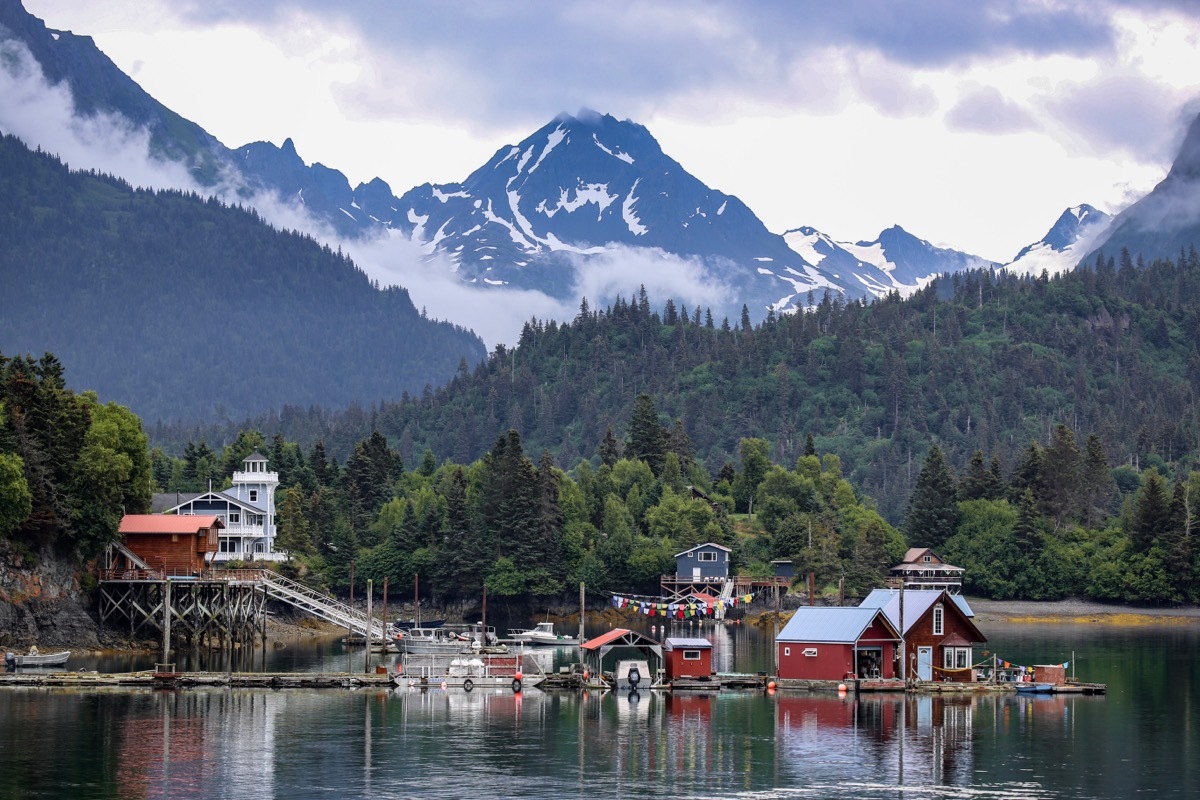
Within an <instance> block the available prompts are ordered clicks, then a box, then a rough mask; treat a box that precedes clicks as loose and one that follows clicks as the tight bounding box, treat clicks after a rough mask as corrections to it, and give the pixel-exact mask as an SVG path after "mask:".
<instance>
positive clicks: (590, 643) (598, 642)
mask: <svg viewBox="0 0 1200 800" xmlns="http://www.w3.org/2000/svg"><path fill="white" fill-rule="evenodd" d="M627 633H631V631H629V630H628V629H627V628H613V629H612V630H611V631H609V632H608V633H602V634H600V635H599V636H597V637H596V638H594V639H588V640H587V641H586V642H584V643H583V644H581V645H580V647H582V648H583V649H584V650H595V649H596V648H598V647H603V646H604V645H606V644H608V643H609V642H611V641H613V640H615V639H620V638H621V637H622V636H624V635H625V634H627Z"/></svg>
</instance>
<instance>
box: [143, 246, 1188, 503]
mask: <svg viewBox="0 0 1200 800" xmlns="http://www.w3.org/2000/svg"><path fill="white" fill-rule="evenodd" d="M1198 342H1200V258H1198V257H1197V256H1196V254H1195V253H1194V252H1192V253H1189V254H1186V255H1182V254H1181V257H1180V259H1179V261H1175V262H1173V261H1158V262H1155V263H1153V264H1150V265H1140V266H1137V265H1135V264H1134V262H1133V261H1131V260H1130V259H1129V257H1128V255H1127V254H1124V253H1123V254H1121V256H1120V258H1119V259H1113V258H1107V259H1106V258H1103V257H1102V258H1101V259H1099V263H1098V264H1096V265H1093V266H1092V267H1091V268H1087V269H1081V270H1078V271H1076V272H1073V273H1069V274H1066V275H1063V276H1061V277H1058V278H1055V279H1053V280H1049V279H1046V278H1041V279H1018V278H1013V277H1005V276H994V275H991V274H989V273H967V274H963V275H960V276H956V277H954V278H951V279H942V280H940V281H938V282H937V283H936V284H935V285H933V286H930V287H929V288H927V289H925V290H924V291H922V292H919V293H918V294H917V295H916V296H914V297H912V298H910V299H907V300H902V299H900V298H899V297H898V296H895V295H892V296H890V297H886V298H884V299H882V300H879V301H877V302H874V303H871V304H862V303H859V302H849V303H844V302H841V301H840V300H838V299H837V298H831V297H826V298H824V299H823V300H822V301H820V302H819V303H816V304H815V307H814V309H813V311H812V312H811V313H806V314H797V315H794V316H785V317H782V318H779V319H774V318H769V319H768V320H767V321H766V322H764V323H763V324H761V325H757V326H752V325H751V324H750V322H749V320H748V318H745V319H743V320H741V321H739V322H738V323H737V324H729V323H728V322H727V321H725V320H713V319H712V318H711V317H710V316H709V315H707V314H705V313H704V312H703V311H702V310H701V309H698V308H693V309H688V308H677V307H676V306H675V305H674V303H673V302H671V301H668V302H667V303H666V304H665V307H664V308H663V309H662V311H661V312H660V311H655V310H652V309H651V305H650V302H649V300H648V298H647V297H646V296H645V294H644V293H642V294H640V295H639V296H637V297H636V298H635V299H633V300H631V301H618V302H617V304H615V305H614V306H612V307H610V308H607V309H604V310H600V311H596V310H592V309H590V308H588V307H587V304H586V301H585V303H584V305H583V306H582V307H581V308H580V311H579V314H578V315H577V316H576V318H575V319H574V320H573V321H571V322H568V323H565V324H558V323H555V322H547V323H541V322H538V321H530V322H529V323H528V324H527V325H526V326H525V329H524V331H523V333H522V335H521V338H520V341H519V342H518V345H517V346H516V347H515V348H505V347H498V348H497V349H496V350H495V351H494V352H493V353H492V354H491V356H490V357H489V358H488V360H487V362H486V363H483V364H481V365H480V366H479V368H478V369H476V370H474V371H470V370H467V369H466V368H465V366H464V367H463V368H461V369H460V370H459V372H458V374H457V375H456V376H455V377H454V378H453V380H452V381H451V382H450V383H449V384H447V385H446V386H444V387H442V388H440V389H437V390H429V391H426V392H424V393H423V394H421V395H420V396H410V397H405V398H403V399H401V400H400V401H397V402H383V403H381V404H378V405H374V406H371V407H369V408H367V407H362V406H356V407H353V408H350V409H349V410H346V411H341V412H330V411H328V410H324V409H312V408H307V409H306V408H302V407H299V406H295V405H290V406H286V407H284V408H282V409H280V410H279V411H278V412H274V413H272V414H270V415H264V416H262V417H256V418H252V419H246V420H244V421H241V422H239V423H230V424H227V425H225V426H195V425H174V426H167V425H155V426H153V427H152V428H151V430H150V435H151V439H152V441H154V442H155V443H156V444H158V445H160V446H162V447H163V448H164V449H165V450H167V451H168V452H173V453H176V454H179V453H181V452H182V447H183V445H184V444H185V443H186V442H188V441H200V440H206V441H210V442H213V443H214V444H223V443H227V442H230V441H232V439H233V437H235V436H236V435H237V433H238V431H239V430H241V429H244V428H246V429H248V428H254V429H257V430H262V431H264V432H266V433H267V434H268V435H271V434H273V433H275V432H279V433H282V434H283V435H284V437H285V438H286V439H288V440H289V441H296V442H299V443H302V444H304V445H305V446H311V445H312V443H314V442H315V441H316V440H317V439H321V440H323V441H324V442H325V446H326V448H327V449H328V451H329V452H330V454H331V455H334V456H336V457H339V458H345V457H346V456H347V454H348V453H349V452H350V448H352V447H353V446H354V443H355V442H357V441H359V440H361V439H363V438H365V437H366V436H368V435H369V434H370V433H371V432H372V431H373V430H376V429H377V430H379V431H380V432H381V433H383V434H384V435H385V436H386V437H387V438H388V440H389V441H390V442H391V443H392V444H393V446H394V447H396V448H397V449H398V450H399V452H400V454H401V455H402V457H403V458H404V459H405V460H406V461H411V460H412V459H414V458H416V457H419V456H420V454H421V453H422V452H423V451H424V450H425V449H426V448H428V449H430V450H432V451H433V452H434V453H436V454H437V455H438V457H439V458H441V459H446V458H449V459H453V460H455V461H458V462H460V463H466V462H469V461H471V460H474V459H475V458H478V457H479V456H480V455H481V454H482V453H483V452H485V451H486V450H487V449H488V448H489V447H490V446H491V444H492V443H493V442H494V441H495V439H496V437H498V436H499V435H501V434H502V433H504V431H506V430H508V429H510V428H511V429H513V430H516V431H518V432H520V434H521V437H522V440H523V441H524V442H525V444H526V446H527V447H528V448H529V449H530V450H531V451H533V452H539V451H540V450H542V449H547V450H549V451H550V452H551V453H553V454H554V455H555V458H556V461H557V462H558V463H560V464H563V465H566V466H568V467H569V466H571V465H573V464H574V463H575V462H576V461H577V460H578V459H580V458H590V459H593V461H594V457H595V453H596V452H597V448H598V447H599V445H600V442H601V440H602V439H603V437H604V436H605V434H606V431H607V430H608V429H609V428H612V429H613V430H615V431H618V432H620V431H623V430H624V429H625V428H626V426H627V425H628V424H629V420H630V416H631V414H632V411H633V407H634V401H635V398H636V397H637V396H638V395H639V394H642V393H645V394H648V395H650V396H651V397H652V398H653V400H654V403H655V406H656V407H657V409H658V410H659V413H660V414H661V415H662V416H663V418H664V420H665V421H666V422H667V423H668V424H669V425H671V426H675V425H676V424H678V426H680V427H682V428H683V429H685V430H686V431H687V434H688V436H689V438H690V440H691V442H692V446H693V447H694V450H695V458H696V460H697V461H698V462H700V463H701V464H703V465H704V467H705V469H706V470H707V471H708V472H709V473H710V474H716V472H717V471H719V470H720V469H721V468H722V467H723V466H724V465H725V464H726V463H727V462H730V461H733V460H735V458H736V456H737V451H738V443H739V441H740V440H741V439H743V438H748V437H753V438H761V439H765V440H767V441H768V442H769V443H770V451H769V452H770V457H771V459H772V460H773V461H775V462H777V463H780V464H793V463H795V460H796V458H797V457H798V456H799V455H800V454H801V451H802V448H803V446H804V442H805V437H806V436H807V435H808V434H812V436H813V437H814V439H815V441H816V443H817V446H818V449H819V450H820V451H821V452H824V453H832V454H836V455H837V456H839V457H840V458H841V460H842V463H843V467H844V470H845V472H846V476H847V478H849V479H850V481H851V482H852V483H853V485H854V486H855V487H856V488H857V489H859V490H860V491H862V492H863V493H864V494H866V495H868V496H870V497H872V498H873V499H874V501H875V502H876V503H877V504H878V506H879V508H880V509H881V510H882V511H883V513H884V515H885V517H887V518H888V519H889V520H891V521H892V522H893V523H899V522H900V520H901V519H902V518H903V516H904V513H905V510H906V508H907V504H908V498H909V495H910V493H911V491H912V489H913V486H914V482H915V479H916V476H917V473H918V471H919V470H920V467H921V464H922V463H923V461H924V459H925V457H926V455H927V454H928V452H929V448H930V446H931V445H932V444H933V443H937V444H938V445H939V447H940V448H941V450H942V453H943V454H944V456H945V458H946V461H947V463H948V464H949V465H950V466H951V467H952V468H953V469H954V470H956V471H958V472H962V471H964V470H966V468H967V467H968V465H969V463H970V461H971V458H972V456H973V455H974V453H975V452H976V451H977V450H978V451H983V452H984V453H986V454H987V456H988V458H989V459H992V458H995V459H998V460H999V462H1000V466H1001V467H1002V469H1003V471H1004V472H1005V473H1007V472H1008V471H1010V470H1012V469H1013V468H1014V467H1015V466H1016V464H1017V463H1018V462H1019V461H1021V460H1022V459H1023V458H1024V454H1025V451H1026V450H1027V449H1028V448H1029V446H1030V443H1032V442H1038V443H1040V444H1041V445H1042V446H1045V445H1047V444H1049V442H1050V441H1051V438H1052V436H1053V433H1054V430H1055V428H1056V427H1057V426H1058V425H1059V424H1060V423H1061V424H1065V425H1067V426H1068V427H1069V428H1070V429H1071V430H1072V431H1073V432H1074V433H1075V436H1076V438H1077V439H1079V440H1080V441H1084V440H1085V439H1086V438H1087V437H1089V436H1090V435H1093V434H1094V435H1095V436H1096V437H1097V438H1098V440H1099V444H1100V446H1101V448H1102V449H1103V452H1104V454H1105V456H1106V457H1107V459H1108V461H1109V463H1110V464H1111V465H1112V466H1114V467H1121V466H1123V467H1127V468H1129V469H1131V470H1133V471H1134V472H1137V471H1140V470H1141V469H1142V468H1144V467H1147V466H1154V467H1157V468H1159V469H1160V470H1161V471H1163V472H1164V474H1166V473H1173V472H1174V471H1176V470H1185V471H1186V470H1188V469H1190V468H1191V467H1192V466H1193V465H1194V464H1195V459H1196V455H1197V453H1198V452H1200V405H1198V403H1197V400H1198V395H1197V390H1198V389H1200V352H1198V351H1197V343H1198Z"/></svg>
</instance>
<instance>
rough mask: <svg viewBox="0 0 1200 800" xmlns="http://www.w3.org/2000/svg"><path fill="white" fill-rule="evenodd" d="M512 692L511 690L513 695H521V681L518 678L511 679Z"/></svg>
mask: <svg viewBox="0 0 1200 800" xmlns="http://www.w3.org/2000/svg"><path fill="white" fill-rule="evenodd" d="M512 690H513V694H520V693H521V679H520V678H513V682H512Z"/></svg>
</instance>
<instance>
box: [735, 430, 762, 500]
mask: <svg viewBox="0 0 1200 800" xmlns="http://www.w3.org/2000/svg"><path fill="white" fill-rule="evenodd" d="M770 450H771V445H770V443H769V442H768V441H767V440H766V439H742V440H741V441H740V442H738V456H739V457H740V458H741V461H742V469H741V472H739V473H738V476H737V479H736V480H734V482H733V499H734V503H735V505H736V507H737V510H738V511H739V512H752V511H753V508H752V505H753V503H754V499H755V495H756V494H757V493H758V485H759V484H760V483H762V481H763V478H765V477H766V476H767V470H769V469H770V467H771V459H770V457H769V455H768V454H769V453H770Z"/></svg>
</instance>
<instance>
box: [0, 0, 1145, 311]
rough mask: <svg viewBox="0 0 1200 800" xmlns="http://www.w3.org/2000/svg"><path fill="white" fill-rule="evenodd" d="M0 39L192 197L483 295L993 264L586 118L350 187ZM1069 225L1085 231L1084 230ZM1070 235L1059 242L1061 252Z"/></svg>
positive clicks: (723, 289)
mask: <svg viewBox="0 0 1200 800" xmlns="http://www.w3.org/2000/svg"><path fill="white" fill-rule="evenodd" d="M0 39H15V40H17V41H19V42H21V43H23V44H24V45H25V46H26V47H27V48H28V49H29V51H30V53H31V54H32V56H33V57H34V58H35V59H36V60H37V61H38V62H39V63H40V64H41V65H42V69H43V71H44V72H45V74H46V75H47V76H48V77H49V78H50V79H51V80H52V81H55V82H66V83H68V84H69V85H70V87H71V90H72V95H73V98H74V102H75V106H76V109H77V110H78V112H80V113H89V114H90V113H96V112H102V113H107V114H114V115H116V114H119V115H122V116H124V117H126V118H127V119H128V120H129V121H130V123H132V125H133V126H135V127H141V128H144V129H146V130H148V131H149V132H150V134H151V141H152V145H153V150H154V154H155V155H156V157H161V158H170V159H172V160H178V161H182V162H184V163H187V164H188V165H189V168H190V170H191V172H192V176H193V178H195V179H196V180H197V181H198V182H199V183H200V184H201V185H203V186H208V187H213V189H214V190H216V188H217V186H218V184H220V185H221V186H222V187H224V189H225V190H226V191H228V190H229V183H230V181H229V177H230V176H231V175H232V176H235V180H234V181H233V186H234V190H235V191H236V194H237V199H238V200H239V201H247V202H253V201H254V200H255V199H257V197H258V195H259V194H260V193H262V192H266V193H269V194H271V195H273V196H274V197H275V198H276V199H277V200H281V201H283V202H284V203H288V204H294V205H296V206H298V207H302V208H303V209H304V211H305V212H307V217H309V218H311V219H312V220H313V221H314V222H315V224H316V227H317V228H321V229H322V230H329V229H332V230H333V231H335V232H336V234H337V235H338V236H340V237H343V238H355V237H372V236H382V235H389V236H395V235H397V234H399V235H402V236H405V237H408V238H410V239H411V240H412V241H413V242H415V243H416V244H417V245H418V246H419V248H420V249H421V250H423V251H424V252H425V253H426V256H427V258H428V260H429V261H430V262H431V265H430V268H431V269H435V268H438V267H437V266H435V264H445V263H449V264H450V265H451V266H452V268H453V269H454V271H455V274H456V275H457V276H458V277H459V278H460V279H462V280H464V281H468V282H472V283H475V284H477V285H480V286H494V287H518V288H523V289H534V290H537V291H540V292H543V293H546V294H550V295H552V296H555V297H558V298H567V297H569V296H570V295H571V294H572V292H575V291H578V290H579V284H578V280H579V277H580V275H581V273H582V272H583V271H584V270H587V269H588V268H589V267H595V268H596V269H598V270H611V271H613V272H615V273H616V274H618V275H626V276H627V275H628V274H629V273H631V272H634V270H633V269H631V268H630V265H631V264H635V265H636V270H637V272H636V274H637V276H638V277H637V278H635V279H634V280H633V281H632V285H628V284H629V283H630V281H629V279H628V277H622V278H621V280H624V281H625V283H623V284H622V285H621V286H620V287H619V289H618V291H619V293H623V294H629V293H631V292H633V291H636V289H637V283H638V279H640V278H641V277H645V278H646V281H645V283H646V284H647V285H650V286H654V285H655V281H654V280H653V278H654V277H655V275H654V274H653V273H655V271H660V272H662V273H663V274H666V273H668V272H670V274H671V276H672V278H671V279H670V280H661V281H658V289H657V290H656V292H655V294H654V296H655V297H656V298H660V299H665V298H666V297H668V296H671V295H670V294H669V293H667V292H668V291H670V290H674V289H681V291H682V292H683V293H684V294H686V293H687V289H688V286H681V284H682V283H684V282H689V281H690V282H691V283H690V286H691V287H693V288H696V289H697V291H695V292H693V293H692V294H693V300H694V299H695V298H696V297H698V296H703V297H704V304H705V305H710V306H711V307H712V310H713V312H714V313H715V314H717V315H718V317H719V316H720V315H721V314H725V315H728V316H730V317H731V318H733V317H735V316H736V315H737V314H738V313H739V311H740V309H741V307H742V305H743V304H745V305H746V306H747V307H748V309H749V311H750V314H751V317H752V318H753V319H755V320H757V319H761V318H762V317H763V316H765V314H766V313H767V311H768V310H769V309H773V310H775V311H786V310H789V309H793V308H797V307H800V306H803V305H804V304H806V303H807V302H808V298H809V296H810V294H811V295H812V296H813V297H814V298H818V299H819V298H820V296H822V295H823V294H824V292H825V291H833V292H838V293H841V294H844V295H845V296H846V297H849V298H870V297H874V296H881V295H883V294H885V293H887V292H890V291H899V292H901V293H902V294H907V293H910V292H912V291H914V290H915V289H917V288H919V287H920V286H921V285H924V284H925V283H927V282H928V281H929V280H930V278H931V277H933V276H935V275H938V274H944V273H949V272H956V271H960V270H964V269H973V268H994V267H995V266H997V265H995V264H992V263H991V262H988V261H986V260H984V259H981V258H978V257H976V256H972V255H969V254H965V253H961V252H959V251H956V250H949V249H944V248H938V247H935V246H933V245H932V244H930V243H929V242H927V241H924V240H922V239H919V238H917V237H915V236H913V235H911V234H909V233H908V232H906V231H904V230H903V229H902V228H899V227H893V228H889V229H888V230H885V231H883V232H882V233H881V234H880V235H879V237H878V238H877V239H876V240H874V241H860V242H856V243H849V242H836V241H834V240H832V239H831V238H830V237H828V236H826V235H824V234H822V233H820V232H819V231H816V230H814V229H812V228H797V229H794V230H791V231H788V232H787V233H786V234H784V235H779V234H776V233H772V232H771V231H769V230H767V229H766V227H765V226H764V225H763V224H762V222H761V221H760V220H759V219H758V217H757V216H755V214H754V213H753V211H751V209H749V208H748V207H747V206H746V205H745V204H744V203H742V202H741V201H740V200H739V199H738V198H736V197H733V196H731V195H727V194H724V193H723V192H721V191H719V190H717V189H713V188H710V187H708V186H706V185H704V184H703V183H702V182H701V181H699V180H698V179H696V178H695V177H693V176H692V175H691V174H689V173H688V172H687V170H686V169H684V167H683V166H682V165H680V164H679V163H678V162H677V161H675V160H673V159H672V158H670V157H669V156H668V155H666V154H665V153H663V151H662V149H661V147H660V146H659V144H658V142H657V141H656V140H655V139H654V137H653V136H652V135H651V134H650V132H649V131H648V130H647V129H646V128H645V127H643V126H641V125H639V124H636V123H634V122H631V121H618V120H617V119H615V118H613V117H611V116H608V115H602V114H598V113H596V112H593V111H587V110H585V111H581V112H580V113H579V114H577V115H576V116H570V115H565V114H564V115H560V116H559V117H557V118H555V119H554V120H552V121H550V122H549V123H548V124H547V125H545V126H543V127H542V128H541V129H539V130H537V131H536V132H534V133H533V134H532V135H530V136H529V137H527V138H525V139H524V140H523V141H521V142H518V143H517V144H515V145H506V146H504V147H502V148H500V149H499V150H498V151H497V152H496V154H495V156H493V157H492V159H491V160H489V161H488V162H487V163H486V164H484V165H482V166H481V167H479V168H478V169H476V170H475V171H474V172H472V173H471V174H470V175H469V176H467V177H466V178H465V179H464V180H463V181H462V182H461V183H453V184H445V185H431V184H424V185H421V186H418V187H416V188H413V189H411V190H409V191H407V192H405V193H404V194H403V195H402V196H400V197H397V196H396V195H395V194H394V193H393V191H392V189H391V187H390V186H388V184H387V183H385V182H384V181H382V180H380V179H378V178H376V179H375V180H372V181H370V182H368V183H363V184H359V185H358V186H356V187H351V186H350V184H349V182H348V181H347V179H346V177H345V175H344V174H343V173H341V172H339V171H338V170H336V169H334V168H332V167H328V166H325V165H323V164H319V163H314V164H311V165H309V164H306V163H305V162H304V161H303V159H302V158H301V156H300V155H299V154H298V153H297V151H296V148H295V146H294V145H293V143H292V140H291V139H288V140H286V141H285V142H284V143H283V145H282V146H276V145H274V144H271V143H267V142H255V143H251V144H247V145H244V146H242V147H240V148H236V149H228V148H225V147H224V146H222V145H221V144H220V143H219V142H217V141H216V139H214V138H213V137H211V136H210V135H209V134H207V133H206V132H204V131H203V129H202V128H200V127H199V126H198V125H195V124H194V123H191V122H189V121H187V120H183V119H182V118H180V117H178V115H176V114H174V112H171V111H170V110H169V109H167V108H166V107H164V106H162V105H161V104H159V103H158V102H157V101H156V100H154V99H153V98H152V97H151V96H150V95H148V94H146V93H145V92H144V91H143V90H142V89H141V88H140V87H139V86H138V85H137V84H136V83H135V82H134V81H133V80H131V79H130V78H129V77H128V76H126V75H124V74H123V73H121V72H120V70H118V69H117V67H116V66H115V65H114V64H113V63H112V62H111V61H110V60H109V59H107V57H105V56H104V54H103V53H101V52H100V51H99V50H98V49H96V47H95V44H94V43H93V42H92V41H91V39H90V38H88V37H86V36H75V35H73V34H70V33H69V32H61V31H51V30H49V29H47V28H46V27H45V25H44V24H43V23H42V22H41V21H40V20H38V19H37V18H35V17H33V16H31V15H29V14H28V13H27V12H25V11H24V9H23V8H22V7H21V5H20V3H19V2H18V0H0ZM34 144H37V143H36V142H35V143H34ZM1164 183H1166V182H1164ZM1093 211H1094V210H1093ZM1096 213H1098V212H1096ZM1062 222H1063V221H1062V220H1060V224H1061V223H1062ZM1078 222H1079V225H1080V226H1081V228H1080V229H1082V226H1083V223H1084V222H1085V220H1084V219H1079V220H1078ZM292 224H304V223H292ZM1055 227H1056V229H1057V228H1059V225H1056V226H1055ZM322 230H316V229H314V230H310V231H309V232H310V233H312V234H313V235H315V236H321V235H323V233H322ZM1053 233H1054V231H1052V234H1053ZM1067 238H1069V232H1065V229H1064V232H1063V235H1062V236H1061V237H1059V239H1061V240H1062V241H1063V242H1065V241H1066V240H1067ZM1059 239H1052V237H1048V238H1047V240H1044V241H1043V243H1039V245H1038V246H1034V249H1033V250H1030V249H1029V248H1026V250H1025V251H1022V254H1021V256H1019V257H1018V259H1017V262H1020V263H1017V262H1014V266H1015V267H1017V268H1020V269H1025V268H1026V265H1027V264H1028V265H1032V264H1033V263H1034V262H1033V261H1031V260H1030V259H1032V258H1034V257H1035V256H1037V255H1038V254H1039V253H1040V254H1042V255H1043V256H1044V255H1045V254H1046V253H1048V252H1050V251H1055V252H1059V253H1068V252H1070V248H1069V247H1066V246H1064V245H1062V244H1061V242H1060V243H1058V244H1056V242H1059ZM1039 246H1040V248H1039ZM1063 257H1064V258H1069V257H1068V256H1063ZM1070 257H1073V256H1070ZM1043 261H1044V258H1043ZM1039 264H1040V262H1039ZM681 265H682V266H681ZM622 268H624V273H622V272H621V269H622ZM1028 268H1029V269H1030V270H1031V271H1036V272H1039V273H1040V271H1041V269H1042V267H1041V266H1040V265H1039V266H1038V267H1036V269H1035V268H1034V267H1033V266H1029V267H1028ZM681 276H682V277H681ZM664 287H667V288H664ZM589 299H591V300H592V301H593V302H604V300H605V299H607V298H604V297H600V296H592V297H590V298H589ZM676 299H677V300H685V301H686V297H681V296H679V295H676Z"/></svg>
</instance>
